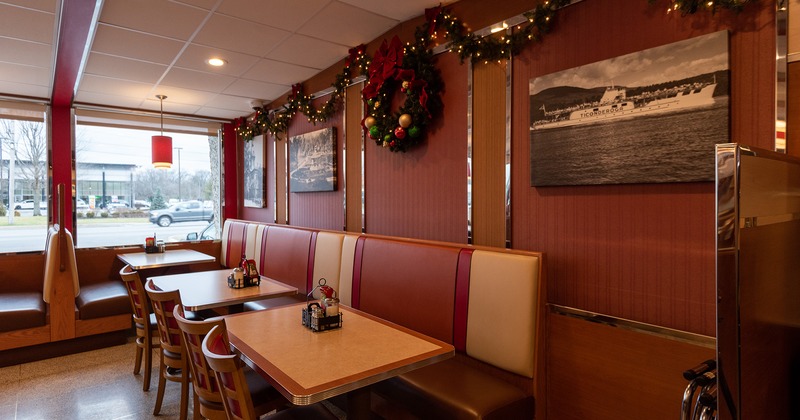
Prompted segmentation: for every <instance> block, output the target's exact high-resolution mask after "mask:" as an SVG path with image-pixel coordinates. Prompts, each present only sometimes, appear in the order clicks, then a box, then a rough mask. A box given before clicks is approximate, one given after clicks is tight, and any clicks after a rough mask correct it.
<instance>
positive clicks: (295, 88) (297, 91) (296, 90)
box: [289, 83, 303, 99]
mask: <svg viewBox="0 0 800 420" xmlns="http://www.w3.org/2000/svg"><path fill="white" fill-rule="evenodd" d="M302 94H303V84H302V83H295V84H293V85H292V94H291V95H289V99H296V98H297V97H298V96H300V95H302Z"/></svg>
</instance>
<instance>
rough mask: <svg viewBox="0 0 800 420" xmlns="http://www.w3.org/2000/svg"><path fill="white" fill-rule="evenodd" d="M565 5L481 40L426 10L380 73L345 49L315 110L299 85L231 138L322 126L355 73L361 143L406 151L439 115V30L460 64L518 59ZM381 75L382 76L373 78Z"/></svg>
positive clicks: (699, 6)
mask: <svg viewBox="0 0 800 420" xmlns="http://www.w3.org/2000/svg"><path fill="white" fill-rule="evenodd" d="M655 1H657V0H648V2H649V3H651V4H652V3H654V2H655ZM756 1H757V0H712V1H709V0H673V1H671V2H670V6H669V7H668V8H667V12H668V13H671V12H677V11H680V12H681V14H682V15H690V14H695V13H697V12H698V11H700V10H710V11H711V12H712V14H713V13H716V12H717V10H719V9H729V10H733V11H737V12H738V11H741V10H742V9H743V8H744V6H745V5H746V4H747V3H754V2H756ZM570 3H571V0H549V1H545V2H543V3H540V4H538V5H537V6H536V8H534V9H533V10H531V11H529V12H526V13H524V14H523V15H524V16H525V17H526V18H527V19H528V22H527V23H526V24H521V25H517V26H515V28H514V30H513V31H511V33H510V34H503V35H499V36H485V37H484V36H477V35H475V34H474V33H472V32H470V31H469V30H468V29H467V26H466V24H464V23H462V22H460V21H459V19H458V18H457V17H455V16H453V14H452V13H450V11H449V10H448V9H445V8H443V7H441V6H439V7H434V8H430V9H427V10H425V17H426V23H425V24H424V25H423V26H421V27H418V28H417V30H416V32H415V41H414V43H413V44H410V43H409V44H406V46H405V48H403V49H402V52H400V49H399V48H397V42H395V40H392V43H391V44H386V43H385V41H384V45H386V47H385V49H384V46H383V45H382V46H381V48H382V50H379V51H378V52H377V53H376V59H377V60H380V61H381V62H382V64H381V66H380V67H378V66H377V65H375V64H374V62H371V61H370V58H369V57H368V56H367V55H366V52H365V51H366V48H365V46H364V45H359V46H358V47H355V48H351V49H350V55H349V56H348V58H347V60H345V67H344V69H343V70H342V72H341V73H339V74H337V75H336V78H335V80H334V82H333V84H332V85H331V86H333V88H334V91H333V93H332V94H331V96H330V98H329V99H328V100H327V101H326V102H325V103H324V104H323V105H322V107H320V108H319V109H317V108H316V107H314V105H313V103H312V100H313V99H314V97H313V95H304V94H303V89H302V85H300V84H296V85H294V86H292V94H291V95H290V96H289V99H288V102H287V103H286V104H285V105H283V106H281V107H279V108H277V109H272V110H267V109H265V108H263V107H258V108H254V111H255V113H254V114H253V116H252V117H250V118H247V117H242V118H238V119H236V120H234V126H235V129H236V132H237V134H238V135H239V136H240V137H241V138H242V139H244V140H252V138H253V137H254V136H256V135H261V134H263V133H265V132H269V133H271V134H273V135H274V136H276V137H277V136H278V135H279V134H281V133H285V132H286V131H287V129H288V126H289V122H290V121H291V119H292V117H294V115H295V114H296V113H297V112H300V113H302V114H303V115H305V116H306V118H308V120H309V121H310V122H312V123H314V124H316V123H317V122H323V121H327V120H328V119H330V118H331V117H332V116H333V115H334V114H335V113H336V112H337V111H338V109H339V107H340V106H341V102H342V97H343V96H344V90H345V88H346V87H347V86H348V85H349V84H350V83H351V81H352V78H353V74H354V73H355V72H357V73H358V74H360V75H365V76H368V77H369V79H368V85H367V87H365V89H364V90H365V91H367V92H368V95H369V97H367V95H364V99H365V102H366V105H367V115H365V118H364V120H363V121H362V125H363V126H364V128H365V130H366V131H367V135H368V136H369V137H370V138H371V139H373V140H375V142H376V143H378V144H379V145H381V146H385V147H387V148H389V149H390V150H392V151H405V150H406V149H407V148H408V147H409V146H412V145H414V144H417V143H419V142H421V141H422V137H423V134H424V130H425V128H426V126H427V125H428V123H429V121H430V119H431V117H432V115H434V114H435V113H436V112H437V111H438V110H439V108H440V107H441V102H440V99H439V92H440V90H441V81H440V80H439V76H438V73H437V72H436V70H435V68H434V66H433V65H432V64H431V60H432V57H433V54H432V51H431V50H430V49H429V48H428V42H429V41H432V40H435V39H437V38H438V37H439V36H440V34H438V33H437V30H438V29H440V28H443V29H444V30H445V32H444V34H443V35H441V36H443V38H444V39H445V40H447V41H448V42H450V43H451V47H450V51H451V52H453V53H456V54H458V56H459V58H460V59H461V62H462V63H463V62H464V60H465V59H467V58H470V59H471V60H472V61H473V62H481V61H482V62H484V63H488V62H489V61H500V60H507V59H510V58H511V57H513V56H514V55H516V54H518V53H519V52H520V51H522V49H523V48H524V47H525V45H527V44H528V43H529V42H531V41H540V40H541V39H542V37H543V36H544V34H546V33H547V32H548V30H549V28H550V24H551V23H552V20H553V18H554V17H555V14H556V12H557V10H558V9H560V8H562V7H565V6H567V5H569V4H570ZM387 54H389V55H392V54H393V56H394V61H392V60H391V59H390V60H389V62H388V64H387V60H386V57H387ZM392 63H393V64H392ZM373 66H375V70H376V72H375V73H374V74H370V72H368V69H369V70H371V69H372V68H373ZM379 68H380V70H381V71H380V72H377V70H378V69H379ZM384 72H385V74H384ZM378 75H380V76H379V77H378V78H377V79H376V78H375V77H374V76H378ZM370 85H372V86H373V88H371V89H372V90H371V91H370V90H367V88H368V87H369V86H370ZM398 86H399V87H400V90H401V91H403V92H404V93H405V94H406V100H405V102H404V103H403V105H402V106H401V107H400V110H399V111H398V112H391V109H390V105H391V102H392V100H391V98H392V96H393V94H394V92H395V90H397V88H398ZM362 95H363V94H362ZM373 127H377V128H375V129H373Z"/></svg>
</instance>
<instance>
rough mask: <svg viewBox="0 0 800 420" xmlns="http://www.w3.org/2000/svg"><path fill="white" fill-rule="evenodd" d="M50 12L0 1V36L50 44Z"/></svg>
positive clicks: (51, 34) (51, 22)
mask: <svg viewBox="0 0 800 420" xmlns="http://www.w3.org/2000/svg"><path fill="white" fill-rule="evenodd" d="M54 22H55V16H54V15H53V14H52V13H48V12H40V11H37V10H32V9H25V8H22V7H16V6H11V5H8V4H3V3H0V36H5V37H9V38H14V39H24V40H26V41H34V42H41V43H43V44H48V45H52V43H53V28H54V27H55V23H54Z"/></svg>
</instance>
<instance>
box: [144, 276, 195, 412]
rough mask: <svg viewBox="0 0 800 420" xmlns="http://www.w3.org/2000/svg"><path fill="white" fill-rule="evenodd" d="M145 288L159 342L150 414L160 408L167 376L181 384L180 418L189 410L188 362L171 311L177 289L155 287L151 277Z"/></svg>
mask: <svg viewBox="0 0 800 420" xmlns="http://www.w3.org/2000/svg"><path fill="white" fill-rule="evenodd" d="M145 291H147V296H148V297H149V298H150V303H151V305H152V306H153V313H154V314H155V318H156V321H157V322H158V334H159V336H160V343H161V352H160V354H159V359H160V363H159V369H158V371H159V372H158V395H156V407H155V409H154V410H153V414H154V415H157V414H158V413H159V412H160V411H161V403H162V402H163V400H164V388H165V386H166V381H167V380H169V381H172V382H178V383H180V384H181V408H180V419H181V420H183V419H186V416H187V413H188V411H189V365H188V364H187V361H186V352H184V351H183V342H182V339H181V330H180V328H179V327H178V323H177V322H176V321H175V318H174V315H173V312H172V310H173V309H174V308H175V306H177V305H180V304H181V294H180V292H179V291H178V290H170V291H163V290H159V289H158V287H157V286H156V285H155V284H154V283H153V280H149V281H148V282H147V284H146V285H145Z"/></svg>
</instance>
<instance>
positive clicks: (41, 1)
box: [3, 0, 57, 13]
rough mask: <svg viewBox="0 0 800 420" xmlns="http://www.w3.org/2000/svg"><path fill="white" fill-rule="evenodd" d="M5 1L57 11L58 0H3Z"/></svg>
mask: <svg viewBox="0 0 800 420" xmlns="http://www.w3.org/2000/svg"><path fill="white" fill-rule="evenodd" d="M3 3H8V4H14V5H17V6H20V7H24V8H26V9H34V10H39V11H42V12H49V13H55V12H56V3H57V1H56V0H3Z"/></svg>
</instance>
